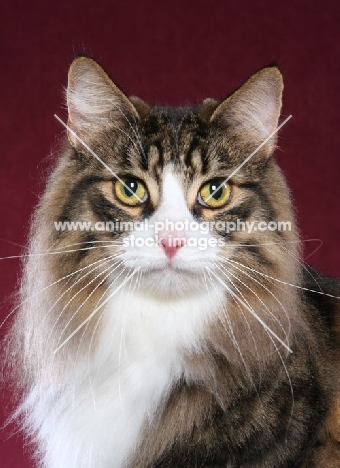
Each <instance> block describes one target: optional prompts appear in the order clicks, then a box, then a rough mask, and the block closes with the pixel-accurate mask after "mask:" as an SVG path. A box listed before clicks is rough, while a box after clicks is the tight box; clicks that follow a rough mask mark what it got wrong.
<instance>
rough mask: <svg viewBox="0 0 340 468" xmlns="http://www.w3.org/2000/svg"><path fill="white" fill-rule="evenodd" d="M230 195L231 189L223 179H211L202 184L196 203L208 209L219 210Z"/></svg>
mask: <svg viewBox="0 0 340 468" xmlns="http://www.w3.org/2000/svg"><path fill="white" fill-rule="evenodd" d="M230 195H231V187H230V185H229V184H228V183H226V182H224V180H223V179H213V180H210V181H209V182H207V183H206V184H204V185H203V186H202V187H201V188H200V190H199V192H198V196H197V200H198V202H199V203H200V204H201V205H203V206H207V207H209V208H221V207H222V206H223V205H225V204H226V203H227V201H228V200H229V198H230Z"/></svg>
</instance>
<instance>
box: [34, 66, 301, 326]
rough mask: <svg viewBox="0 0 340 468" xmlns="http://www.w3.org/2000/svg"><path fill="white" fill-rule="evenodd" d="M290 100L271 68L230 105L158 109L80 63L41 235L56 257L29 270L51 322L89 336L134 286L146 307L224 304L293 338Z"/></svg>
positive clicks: (43, 206)
mask: <svg viewBox="0 0 340 468" xmlns="http://www.w3.org/2000/svg"><path fill="white" fill-rule="evenodd" d="M282 89H283V84H282V77H281V74H280V72H279V70H278V69H277V68H276V67H268V68H264V69H262V70H260V71H259V72H258V73H256V74H254V75H253V76H252V77H251V78H250V79H249V80H248V81H246V82H245V84H244V85H242V86H241V87H240V88H239V89H237V90H236V91H235V92H234V93H232V94H231V95H230V96H229V97H228V98H226V99H225V100H223V101H221V102H218V101H215V100H213V99H207V100H206V101H204V102H203V103H202V104H201V105H199V106H197V107H184V108H173V107H160V106H149V105H147V104H146V103H144V102H143V101H142V100H140V99H139V98H128V97H127V96H126V95H125V94H124V93H123V92H122V91H121V90H120V89H119V88H118V87H117V86H116V85H115V84H114V83H113V82H112V81H111V79H110V78H109V77H108V76H107V74H106V73H105V72H104V71H103V70H102V68H101V67H100V66H99V65H98V64H97V63H96V62H94V61H93V60H91V59H89V58H86V57H80V58H77V59H76V60H75V61H74V62H73V63H72V65H71V67H70V71H69V81H68V87H67V106H68V124H67V133H68V140H69V143H70V144H69V145H68V148H67V149H66V150H65V151H64V152H63V154H62V156H61V158H60V160H59V162H58V164H57V167H56V169H55V170H54V172H53V173H52V175H51V177H50V180H49V182H48V185H47V189H46V192H45V195H44V196H43V198H42V201H41V203H40V208H39V210H38V212H37V215H36V221H35V223H34V228H33V233H32V239H33V240H34V244H35V245H36V250H39V251H40V252H42V251H49V252H51V255H48V256H44V255H43V256H42V257H41V259H40V257H39V259H40V260H39V262H40V263H39V262H38V261H37V257H34V259H33V260H32V261H31V260H30V263H29V265H28V269H27V271H28V274H27V277H28V276H31V277H32V275H34V274H35V273H32V272H33V271H35V272H36V276H37V281H38V280H39V279H38V278H40V279H41V278H43V281H42V280H39V281H42V283H41V288H45V289H43V290H46V291H47V292H48V293H49V294H50V308H49V309H50V310H51V311H53V310H57V309H58V310H59V309H60V310H61V311H59V312H58V310H57V312H56V313H57V316H58V318H57V321H55V319H53V320H54V322H53V323H56V322H58V323H59V322H63V324H64V325H62V324H61V328H62V329H63V330H64V329H65V330H66V329H68V330H69V329H70V324H71V325H72V327H71V328H73V329H74V328H76V327H77V324H80V323H83V322H84V320H86V318H87V317H88V316H89V314H90V312H91V311H92V310H96V308H97V307H98V304H102V303H103V301H104V299H105V297H106V295H107V294H108V292H109V291H110V288H111V290H112V287H113V286H112V285H114V287H116V286H117V287H121V286H122V283H124V282H128V281H129V280H130V278H132V277H133V276H134V281H133V284H134V286H133V287H136V284H138V288H139V290H140V291H142V292H143V294H144V297H145V295H150V296H153V297H158V298H159V297H161V298H162V300H163V299H169V300H172V299H176V298H177V299H178V298H181V297H185V298H190V297H191V296H196V297H197V296H199V294H201V293H202V292H207V290H210V291H214V290H219V291H222V293H223V294H225V295H227V296H228V295H229V298H230V304H234V306H235V310H234V312H233V311H232V310H231V309H230V311H229V312H230V314H231V316H232V315H233V314H234V315H235V317H236V319H237V316H238V315H239V314H240V309H241V312H242V313H243V311H242V308H243V307H245V306H244V304H245V303H246V304H248V305H247V307H248V308H249V307H250V308H254V310H255V309H256V310H261V312H260V315H261V314H262V317H266V320H267V322H268V323H270V324H271V326H272V327H273V328H275V327H282V325H281V322H280V320H279V319H278V318H277V315H278V314H279V315H280V314H281V315H282V314H283V315H284V316H287V310H288V309H289V307H287V304H286V307H285V306H282V303H283V302H287V300H288V299H289V296H293V293H292V292H291V291H289V292H288V293H287V289H286V288H285V286H284V285H285V284H286V283H296V282H297V276H298V271H299V269H298V260H297V255H298V254H299V252H298V250H299V243H298V238H297V234H296V229H295V224H294V216H293V214H292V206H291V200H290V194H289V191H288V188H287V186H286V183H285V180H284V177H283V175H282V173H281V171H280V169H279V168H278V166H277V164H276V162H275V160H274V158H273V152H274V149H275V146H276V140H277V133H275V131H276V129H277V125H278V119H279V115H280V109H281V95H282ZM70 223H71V224H70ZM72 223H73V224H72ZM279 223H283V224H281V225H280V224H279ZM42 270H43V271H44V274H43V275H41V273H40V272H41V271H42ZM33 283H34V282H32V284H33ZM51 285H52V286H51ZM34 287H35V286H34V285H33V286H32V288H33V290H34ZM56 289H57V292H53V291H55V290H56ZM288 289H289V288H288ZM47 292H46V293H45V298H47ZM235 295H237V296H238V299H236V297H235ZM56 297H57V298H58V299H57V300H56ZM239 300H241V303H239V302H238V301H239ZM242 304H243V305H242ZM33 308H34V307H32V309H33ZM67 311H68V312H67ZM58 314H59V315H58ZM272 322H274V324H273V323H272ZM247 323H248V322H247ZM287 324H288V325H289V319H288V321H287ZM288 325H287V326H288ZM54 326H55V325H53V327H54Z"/></svg>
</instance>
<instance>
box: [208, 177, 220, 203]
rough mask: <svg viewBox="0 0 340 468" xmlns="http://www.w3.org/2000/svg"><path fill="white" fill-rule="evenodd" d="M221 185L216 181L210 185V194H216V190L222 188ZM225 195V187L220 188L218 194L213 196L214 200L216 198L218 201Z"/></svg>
mask: <svg viewBox="0 0 340 468" xmlns="http://www.w3.org/2000/svg"><path fill="white" fill-rule="evenodd" d="M220 185H221V183H219V182H217V181H215V182H211V183H210V193H214V192H215V190H216V189H217V188H218V187H220ZM222 195H223V186H222V187H220V188H219V189H218V190H217V192H215V193H214V195H213V196H212V198H214V199H215V200H218V199H219V198H221V197H222Z"/></svg>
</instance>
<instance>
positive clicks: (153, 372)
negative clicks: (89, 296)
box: [45, 287, 220, 468]
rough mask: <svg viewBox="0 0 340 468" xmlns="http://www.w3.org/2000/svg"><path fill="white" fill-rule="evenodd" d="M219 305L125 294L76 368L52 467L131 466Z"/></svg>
mask: <svg viewBox="0 0 340 468" xmlns="http://www.w3.org/2000/svg"><path fill="white" fill-rule="evenodd" d="M219 300H220V296H219V293H218V292H217V291H215V293H211V291H210V293H208V292H206V291H204V292H202V293H201V294H200V295H197V294H196V295H195V296H192V297H190V296H186V297H185V298H181V299H177V300H171V301H170V300H165V299H164V300H162V299H161V298H158V299H155V298H151V297H149V298H148V297H146V296H145V294H142V293H140V292H137V291H134V292H132V291H129V289H128V288H127V287H126V288H125V290H121V292H120V294H119V295H117V296H115V297H114V298H113V299H112V302H111V303H109V305H108V308H107V309H106V311H105V313H104V315H103V317H102V323H101V331H100V339H99V342H98V347H97V349H96V353H95V356H94V357H92V358H91V359H90V360H89V359H88V358H87V357H86V359H85V360H84V362H83V363H82V365H81V368H78V369H77V372H76V374H77V375H79V376H82V377H81V378H79V379H76V382H75V388H74V392H73V395H72V397H71V396H70V395H69V394H68V395H67V396H66V395H65V398H67V399H68V400H69V401H68V404H66V402H65V401H63V402H62V406H63V410H62V411H57V408H55V409H54V412H55V417H52V418H49V424H48V423H46V424H45V430H47V431H48V432H50V433H51V432H54V436H53V437H47V440H49V442H48V447H47V459H48V460H49V464H48V465H47V466H48V467H49V468H65V467H66V466H67V467H68V468H90V467H91V468H94V467H96V468H120V467H124V466H126V462H127V459H128V457H129V455H130V454H131V453H132V452H133V450H134V448H135V447H136V446H137V444H138V441H139V436H140V431H141V428H142V426H143V424H144V423H145V422H147V421H148V420H151V419H152V417H153V414H154V412H155V411H156V410H157V408H158V407H159V405H160V404H161V403H162V401H163V399H164V397H165V396H166V395H167V393H168V392H169V391H170V389H171V387H172V385H173V383H174V382H175V381H177V380H178V379H179V378H180V376H181V375H182V374H183V373H184V372H185V368H184V363H183V360H182V352H183V349H186V350H190V349H195V348H198V347H199V346H200V342H201V340H202V337H203V335H204V330H205V327H206V325H207V322H208V321H209V319H210V318H211V317H212V316H213V315H215V314H216V312H217V310H218V305H219ZM85 361H86V362H85ZM65 398H63V400H65ZM51 423H52V425H51ZM48 426H49V427H48ZM50 435H51V434H50ZM45 440H46V439H45Z"/></svg>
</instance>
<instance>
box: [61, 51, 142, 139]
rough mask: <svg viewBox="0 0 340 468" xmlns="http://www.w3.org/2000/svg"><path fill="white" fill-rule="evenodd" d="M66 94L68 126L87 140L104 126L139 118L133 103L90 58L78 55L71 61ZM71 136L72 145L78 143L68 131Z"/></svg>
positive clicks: (116, 125) (122, 123)
mask: <svg viewBox="0 0 340 468" xmlns="http://www.w3.org/2000/svg"><path fill="white" fill-rule="evenodd" d="M66 95H67V107H68V116H69V117H68V126H69V127H70V129H71V130H72V131H73V132H75V134H76V135H77V136H78V137H80V138H82V139H84V141H85V142H86V143H90V142H91V141H92V140H93V139H94V138H95V136H96V135H97V134H98V133H100V132H101V131H103V129H105V128H108V127H110V126H113V127H119V126H122V125H125V124H126V123H127V121H128V120H130V119H131V118H132V119H138V113H137V111H136V109H135V107H134V106H133V104H132V103H131V102H130V101H129V99H128V98H127V97H126V96H125V95H124V93H123V92H122V91H121V90H120V89H119V88H118V87H117V86H116V85H115V84H114V83H113V82H112V81H111V79H110V78H109V77H108V75H107V74H106V73H105V72H104V70H103V69H102V68H101V67H100V66H99V65H98V64H97V63H96V62H95V61H94V60H92V59H90V58H87V57H78V58H76V59H75V60H74V61H73V62H72V64H71V66H70V69H69V74H68V86H67V94H66ZM68 137H69V140H70V142H71V144H72V145H73V146H77V145H79V142H78V140H77V139H76V138H75V137H74V135H73V134H72V132H68Z"/></svg>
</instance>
